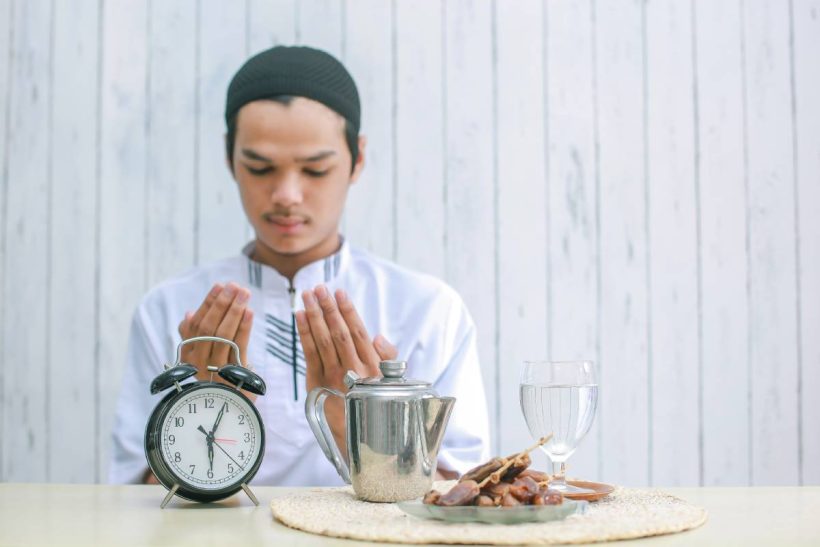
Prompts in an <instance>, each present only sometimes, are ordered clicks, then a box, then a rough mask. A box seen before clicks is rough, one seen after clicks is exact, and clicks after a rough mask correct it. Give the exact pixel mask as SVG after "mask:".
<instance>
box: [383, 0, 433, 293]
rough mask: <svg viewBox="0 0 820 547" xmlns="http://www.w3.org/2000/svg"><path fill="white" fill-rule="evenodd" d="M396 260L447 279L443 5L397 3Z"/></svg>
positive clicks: (394, 102)
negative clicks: (445, 252) (445, 247)
mask: <svg viewBox="0 0 820 547" xmlns="http://www.w3.org/2000/svg"><path fill="white" fill-rule="evenodd" d="M395 6H396V13H395V21H396V38H395V42H396V43H395V48H396V62H395V71H396V83H395V96H394V97H393V100H392V105H393V109H394V111H395V113H394V115H395V117H396V121H395V129H394V130H395V137H394V139H395V158H394V161H395V165H396V174H395V179H396V180H395V185H396V190H395V203H396V204H395V215H396V260H397V261H398V262H399V263H401V264H403V265H405V266H408V267H410V268H413V269H416V270H420V271H423V272H427V273H430V274H432V275H435V276H436V277H439V278H443V277H444V275H445V270H444V218H445V217H444V215H445V213H444V173H445V163H444V156H445V153H446V151H445V143H444V111H445V105H444V95H443V91H444V82H443V81H442V76H443V63H444V60H443V51H444V44H443V37H444V29H443V25H444V21H443V20H442V13H443V11H442V4H441V3H434V2H421V3H414V4H413V5H410V3H408V2H404V1H398V2H396V3H395Z"/></svg>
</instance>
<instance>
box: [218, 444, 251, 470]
mask: <svg viewBox="0 0 820 547" xmlns="http://www.w3.org/2000/svg"><path fill="white" fill-rule="evenodd" d="M214 444H215V445H216V447H217V448H218V449H220V450H221V451H222V452H225V455H226V456H228V458H230V459H231V461H232V462H233V463H235V464H236V465H237V467H239V469H241V470H242V471H244V470H245V468H244V467H243V466H242V465H240V463H239V462H237V461H236V460H235V459H233V458H232V457H231V455H230V454H228V453H227V452H226V451H225V449H224V448H222V447H221V446H220V445H219V443H217V442H215V443H214Z"/></svg>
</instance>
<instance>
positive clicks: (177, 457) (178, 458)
mask: <svg viewBox="0 0 820 547" xmlns="http://www.w3.org/2000/svg"><path fill="white" fill-rule="evenodd" d="M174 461H175V462H177V463H179V462H181V461H182V455H181V454H180V453H179V452H174Z"/></svg>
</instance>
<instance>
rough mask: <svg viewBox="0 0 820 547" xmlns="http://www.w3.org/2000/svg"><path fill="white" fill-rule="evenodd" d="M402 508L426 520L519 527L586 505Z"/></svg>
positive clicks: (403, 504) (416, 504)
mask: <svg viewBox="0 0 820 547" xmlns="http://www.w3.org/2000/svg"><path fill="white" fill-rule="evenodd" d="M396 505H398V506H399V509H401V510H402V511H404V512H405V513H407V514H408V515H413V516H414V517H419V518H423V519H436V520H445V521H447V522H485V523H487V524H519V523H522V522H549V521H551V520H562V519H564V518H566V517H568V516H569V515H575V514H583V513H584V511H585V510H586V506H587V502H585V501H573V500H569V499H564V503H562V504H561V505H518V506H516V507H476V506H475V505H468V506H465V507H439V506H438V505H427V504H424V503H422V501H421V500H411V501H400V502H399V503H397V504H396Z"/></svg>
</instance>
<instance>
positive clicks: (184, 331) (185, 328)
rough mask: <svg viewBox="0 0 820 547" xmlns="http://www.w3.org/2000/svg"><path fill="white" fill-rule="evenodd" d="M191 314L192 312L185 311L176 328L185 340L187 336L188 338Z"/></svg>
mask: <svg viewBox="0 0 820 547" xmlns="http://www.w3.org/2000/svg"><path fill="white" fill-rule="evenodd" d="M193 315H194V314H192V313H191V312H189V311H186V312H185V317H183V318H182V321H180V322H179V327H178V328H177V331H179V336H180V337H181V338H182V339H183V340H187V339H188V338H190V334H189V333H190V331H191V317H192V316H193ZM186 347H187V346H186Z"/></svg>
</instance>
